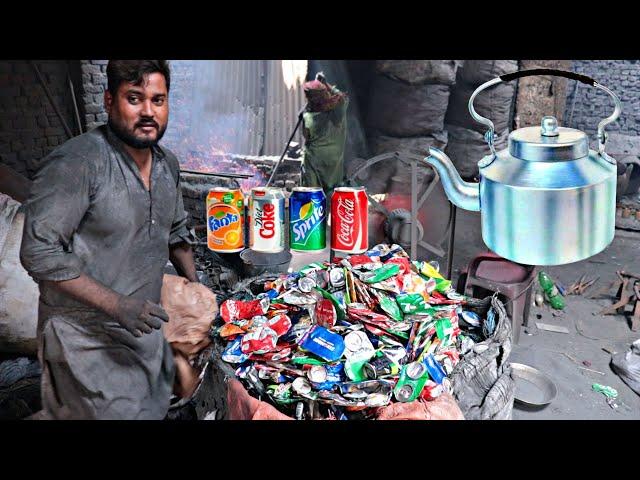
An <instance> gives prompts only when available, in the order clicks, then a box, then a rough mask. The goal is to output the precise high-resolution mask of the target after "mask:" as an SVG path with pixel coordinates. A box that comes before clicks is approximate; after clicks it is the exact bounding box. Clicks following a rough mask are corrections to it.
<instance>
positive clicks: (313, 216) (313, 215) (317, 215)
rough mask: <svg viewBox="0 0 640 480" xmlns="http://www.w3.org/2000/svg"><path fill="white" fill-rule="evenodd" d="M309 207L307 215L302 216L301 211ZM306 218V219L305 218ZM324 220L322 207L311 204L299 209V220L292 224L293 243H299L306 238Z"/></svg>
mask: <svg viewBox="0 0 640 480" xmlns="http://www.w3.org/2000/svg"><path fill="white" fill-rule="evenodd" d="M307 205H309V207H307V208H310V211H308V214H307V215H304V216H303V209H304V207H306V206H307ZM305 217H306V218H305ZM323 218H324V208H323V207H322V205H313V204H312V203H311V202H309V203H307V204H305V205H303V206H302V208H301V209H300V218H299V219H298V220H296V221H295V222H294V224H293V237H294V241H295V242H301V241H303V240H304V239H305V237H308V235H309V233H310V232H311V231H313V229H314V228H315V227H316V225H318V224H319V223H320V222H321V221H322V219H323Z"/></svg>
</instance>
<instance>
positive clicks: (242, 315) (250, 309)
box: [220, 297, 269, 323]
mask: <svg viewBox="0 0 640 480" xmlns="http://www.w3.org/2000/svg"><path fill="white" fill-rule="evenodd" d="M268 309H269V299H268V298H266V297H265V298H261V299H258V300H249V301H242V300H226V301H225V302H223V303H222V305H221V306H220V315H221V316H222V319H223V320H224V321H225V322H226V323H229V322H233V321H234V320H247V319H249V318H253V317H255V316H256V315H264V314H265V313H267V310H268Z"/></svg>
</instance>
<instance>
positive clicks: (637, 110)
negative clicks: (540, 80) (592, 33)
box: [565, 60, 640, 136]
mask: <svg viewBox="0 0 640 480" xmlns="http://www.w3.org/2000/svg"><path fill="white" fill-rule="evenodd" d="M571 69H572V70H573V71H574V72H577V73H581V74H583V75H588V76H590V77H592V78H593V79H595V80H596V81H597V82H598V83H600V84H602V85H604V86H606V87H608V88H609V89H611V90H613V91H614V92H615V93H616V94H617V95H618V96H619V97H620V100H621V101H622V114H621V115H620V118H618V120H617V121H616V122H614V123H612V124H610V125H609V126H608V127H607V131H608V132H617V133H619V134H622V135H627V136H638V135H640V60H574V61H573V62H572V68H571ZM576 83H577V82H574V81H571V82H570V85H569V87H568V91H567V94H568V95H567V102H566V107H565V119H566V123H567V122H568V123H567V126H569V127H571V128H577V129H580V130H583V131H585V132H587V133H588V134H589V135H593V134H595V132H596V130H597V127H598V122H600V120H602V119H603V118H606V117H608V116H609V115H611V113H613V102H612V100H611V99H610V97H609V95H607V94H606V93H605V92H603V91H601V90H598V89H596V88H594V87H589V86H587V85H584V84H582V83H580V84H578V86H577V91H576ZM574 99H575V101H574Z"/></svg>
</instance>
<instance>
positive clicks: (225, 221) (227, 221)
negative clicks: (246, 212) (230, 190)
mask: <svg viewBox="0 0 640 480" xmlns="http://www.w3.org/2000/svg"><path fill="white" fill-rule="evenodd" d="M238 220H239V217H238V215H236V214H233V213H227V214H226V215H225V216H223V217H222V218H214V217H209V229H210V230H212V231H214V232H215V231H216V230H219V229H221V228H222V227H228V226H229V225H231V224H232V223H236V222H237V221H238Z"/></svg>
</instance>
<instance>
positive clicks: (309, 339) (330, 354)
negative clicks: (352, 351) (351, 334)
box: [298, 325, 345, 362]
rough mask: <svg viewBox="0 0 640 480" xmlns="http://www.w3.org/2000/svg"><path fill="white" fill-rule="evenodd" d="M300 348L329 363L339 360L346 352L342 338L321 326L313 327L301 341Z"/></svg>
mask: <svg viewBox="0 0 640 480" xmlns="http://www.w3.org/2000/svg"><path fill="white" fill-rule="evenodd" d="M298 346H299V347H300V348H301V349H302V350H305V351H307V352H310V353H313V354H314V355H316V356H318V357H320V358H322V359H323V360H326V361H328V362H333V361H335V360H337V359H339V358H340V357H341V356H342V354H343V352H344V350H345V345H344V340H343V339H342V337H341V336H340V335H338V334H337V333H333V332H331V331H329V330H327V329H326V328H324V327H321V326H320V325H314V326H313V327H311V328H310V329H309V330H308V331H307V332H306V333H305V334H304V336H303V337H302V338H301V339H300V341H299V342H298Z"/></svg>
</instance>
